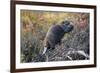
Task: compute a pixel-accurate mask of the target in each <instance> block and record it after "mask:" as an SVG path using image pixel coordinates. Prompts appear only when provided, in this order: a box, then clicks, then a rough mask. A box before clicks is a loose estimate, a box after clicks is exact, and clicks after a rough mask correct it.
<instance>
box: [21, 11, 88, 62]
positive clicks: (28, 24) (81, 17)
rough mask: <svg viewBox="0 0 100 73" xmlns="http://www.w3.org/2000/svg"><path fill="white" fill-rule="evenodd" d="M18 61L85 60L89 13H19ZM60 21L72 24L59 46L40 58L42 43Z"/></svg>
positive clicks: (86, 56)
mask: <svg viewBox="0 0 100 73" xmlns="http://www.w3.org/2000/svg"><path fill="white" fill-rule="evenodd" d="M20 14H21V16H20V17H21V28H20V29H21V56H20V58H21V62H22V63H27V62H45V61H67V60H68V61H69V60H70V61H72V60H88V59H89V49H90V48H89V25H90V24H89V13H76V12H50V11H32V10H21V13H20ZM63 20H68V21H70V22H72V23H73V24H74V30H73V31H72V32H71V33H68V34H65V36H64V37H63V39H62V42H61V45H56V47H55V49H54V50H53V51H49V52H48V53H47V54H46V55H45V56H41V52H42V51H43V40H44V38H45V36H46V33H47V31H48V29H49V28H50V27H51V26H52V25H58V24H60V23H61V21H63Z"/></svg>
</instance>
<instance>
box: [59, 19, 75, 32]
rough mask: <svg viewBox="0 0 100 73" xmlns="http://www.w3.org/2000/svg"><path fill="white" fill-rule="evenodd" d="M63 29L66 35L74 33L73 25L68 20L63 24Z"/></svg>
mask: <svg viewBox="0 0 100 73" xmlns="http://www.w3.org/2000/svg"><path fill="white" fill-rule="evenodd" d="M61 27H62V29H63V30H64V32H65V33H68V32H70V31H72V30H73V28H74V26H73V24H72V23H71V22H70V21H67V20H65V21H62V22H61Z"/></svg>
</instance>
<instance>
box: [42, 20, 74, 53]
mask: <svg viewBox="0 0 100 73" xmlns="http://www.w3.org/2000/svg"><path fill="white" fill-rule="evenodd" d="M73 27H74V26H73V25H72V24H71V22H70V21H67V20H65V21H62V22H61V23H60V24H58V25H57V24H56V25H52V26H51V27H50V28H49V30H48V32H47V34H46V36H45V38H44V43H43V45H44V50H43V54H45V53H46V51H47V50H48V49H55V46H56V45H57V44H58V43H60V42H61V39H62V38H63V37H64V35H65V33H69V32H71V31H72V30H73Z"/></svg>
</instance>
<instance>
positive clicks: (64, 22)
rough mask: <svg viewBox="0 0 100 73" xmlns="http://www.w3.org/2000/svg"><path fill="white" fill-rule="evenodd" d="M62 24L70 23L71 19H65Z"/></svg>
mask: <svg viewBox="0 0 100 73" xmlns="http://www.w3.org/2000/svg"><path fill="white" fill-rule="evenodd" d="M62 24H67V25H68V24H70V22H69V21H67V20H65V21H62Z"/></svg>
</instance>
